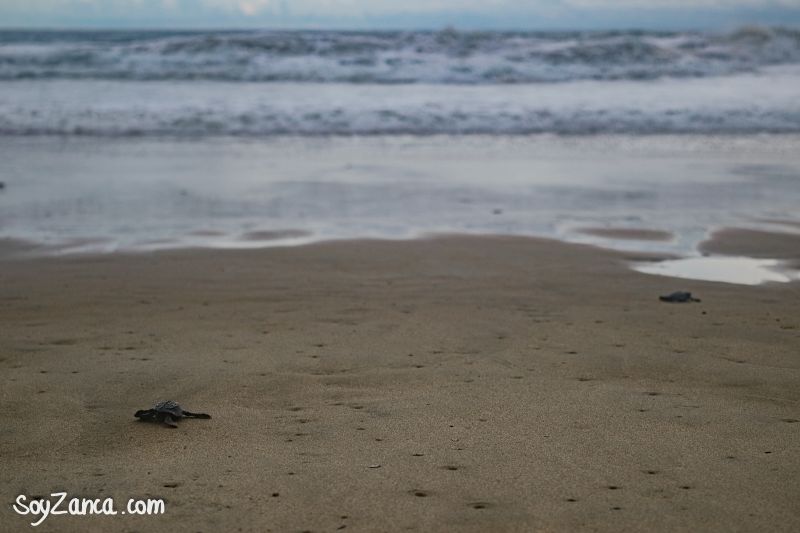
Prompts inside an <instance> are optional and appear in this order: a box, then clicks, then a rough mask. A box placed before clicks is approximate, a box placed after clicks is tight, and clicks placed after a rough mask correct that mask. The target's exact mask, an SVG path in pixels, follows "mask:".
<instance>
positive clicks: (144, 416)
mask: <svg viewBox="0 0 800 533" xmlns="http://www.w3.org/2000/svg"><path fill="white" fill-rule="evenodd" d="M133 416H135V417H136V418H138V419H139V420H144V421H152V420H155V419H156V412H155V411H154V410H153V409H144V410H141V411H136V413H135V414H134V415H133Z"/></svg>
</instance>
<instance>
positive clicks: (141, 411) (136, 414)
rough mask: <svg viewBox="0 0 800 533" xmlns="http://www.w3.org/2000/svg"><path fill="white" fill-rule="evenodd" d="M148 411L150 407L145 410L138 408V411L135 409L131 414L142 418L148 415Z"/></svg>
mask: <svg viewBox="0 0 800 533" xmlns="http://www.w3.org/2000/svg"><path fill="white" fill-rule="evenodd" d="M150 412H151V410H150V409H147V410H141V409H140V410H139V411H136V412H135V413H134V414H133V416H135V417H136V418H144V417H146V416H147V415H149V414H150Z"/></svg>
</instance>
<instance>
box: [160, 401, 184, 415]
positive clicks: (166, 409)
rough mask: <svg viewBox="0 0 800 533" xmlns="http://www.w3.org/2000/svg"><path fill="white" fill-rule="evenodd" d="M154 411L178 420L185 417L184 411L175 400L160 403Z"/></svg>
mask: <svg viewBox="0 0 800 533" xmlns="http://www.w3.org/2000/svg"><path fill="white" fill-rule="evenodd" d="M153 411H156V412H157V413H164V414H168V415H171V416H174V417H176V418H180V417H182V416H183V409H181V406H180V405H178V402H175V401H173V400H165V401H163V402H158V403H157V404H156V405H155V406H154V407H153Z"/></svg>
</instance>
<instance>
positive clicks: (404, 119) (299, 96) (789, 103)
mask: <svg viewBox="0 0 800 533" xmlns="http://www.w3.org/2000/svg"><path fill="white" fill-rule="evenodd" d="M798 86H800V72H797V71H796V69H795V70H790V71H770V73H768V74H762V75H754V74H741V75H737V76H730V77H726V78H724V82H723V81H721V78H701V79H693V80H674V79H665V80H660V81H653V82H646V83H642V82H633V81H617V82H607V81H602V82H597V81H578V82H570V83H562V84H544V85H543V84H526V85H522V84H517V85H451V86H446V87H442V86H440V85H423V84H408V85H380V84H376V85H358V86H353V85H348V84H308V83H301V84H298V83H274V84H261V83H240V82H237V83H228V82H225V83H220V82H198V81H193V82H174V81H157V82H136V83H130V82H119V81H95V80H69V81H65V80H57V81H42V80H37V81H17V82H7V83H4V84H2V85H0V135H97V136H134V135H175V136H209V135H240V136H265V135H287V134H288V135H372V134H399V133H408V134H469V133H480V134H526V133H546V132H549V133H558V134H592V133H633V134H650V133H764V132H769V133H780V132H784V133H789V132H800V100H798V98H797V90H796V88H797V87H798Z"/></svg>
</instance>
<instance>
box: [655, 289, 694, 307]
mask: <svg viewBox="0 0 800 533" xmlns="http://www.w3.org/2000/svg"><path fill="white" fill-rule="evenodd" d="M658 299H659V300H661V301H662V302H670V303H678V304H682V303H688V302H699V301H700V299H699V298H694V297H692V293H691V292H684V291H677V292H673V293H672V294H667V295H666V296H659V297H658Z"/></svg>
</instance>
